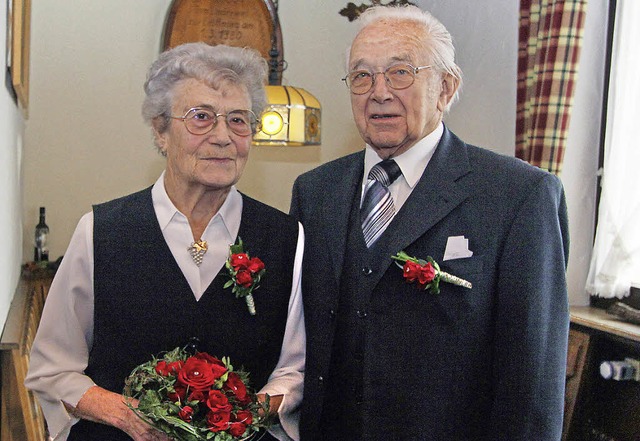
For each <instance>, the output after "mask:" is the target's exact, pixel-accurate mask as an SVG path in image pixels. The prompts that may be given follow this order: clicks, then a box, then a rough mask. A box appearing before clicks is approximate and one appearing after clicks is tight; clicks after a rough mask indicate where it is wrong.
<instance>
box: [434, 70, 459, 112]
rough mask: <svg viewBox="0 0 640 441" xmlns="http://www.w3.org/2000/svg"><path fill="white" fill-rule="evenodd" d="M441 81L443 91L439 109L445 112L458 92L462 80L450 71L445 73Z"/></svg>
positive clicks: (439, 99) (439, 100)
mask: <svg viewBox="0 0 640 441" xmlns="http://www.w3.org/2000/svg"><path fill="white" fill-rule="evenodd" d="M441 81H442V91H441V92H440V97H439V98H438V110H439V111H441V112H444V111H445V109H446V108H447V106H448V105H449V103H450V102H451V100H452V99H453V97H454V95H455V94H456V91H457V90H458V86H460V81H459V80H458V79H457V78H456V77H454V76H453V75H451V74H450V73H444V74H443V75H442V80H441Z"/></svg>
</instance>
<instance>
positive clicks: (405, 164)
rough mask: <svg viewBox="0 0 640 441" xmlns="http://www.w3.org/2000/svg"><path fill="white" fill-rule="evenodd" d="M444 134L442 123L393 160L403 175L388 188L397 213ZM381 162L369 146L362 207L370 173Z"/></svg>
mask: <svg viewBox="0 0 640 441" xmlns="http://www.w3.org/2000/svg"><path fill="white" fill-rule="evenodd" d="M443 133H444V125H443V124H442V122H441V123H440V124H438V127H436V128H435V130H434V131H433V132H431V133H429V134H428V135H427V136H425V137H424V138H422V139H421V140H420V141H418V142H417V143H416V144H415V145H414V146H413V147H411V148H410V149H409V150H407V151H406V152H404V153H402V154H401V155H399V156H396V157H394V158H392V159H394V160H395V161H396V163H397V164H398V166H399V167H400V170H401V171H402V175H400V176H399V177H398V179H396V180H395V181H394V182H393V183H392V184H391V185H390V186H389V187H388V188H389V192H390V193H391V197H392V198H393V206H394V208H395V210H396V213H398V212H399V211H400V208H402V206H403V205H404V203H405V202H406V201H407V199H408V198H409V195H410V194H411V192H412V191H413V189H414V188H415V186H416V184H417V183H418V181H419V180H420V177H421V176H422V174H423V173H424V170H425V169H426V168H427V165H428V164H429V161H430V160H431V157H432V156H433V154H434V152H435V151H436V147H437V146H438V143H439V142H440V138H442V134H443ZM381 161H382V159H381V158H380V157H379V156H378V154H377V153H376V152H375V150H373V148H372V147H371V146H370V145H368V144H367V145H366V147H365V152H364V176H363V177H362V191H361V200H360V205H361V206H362V199H364V188H365V186H366V185H367V177H368V176H369V172H370V171H371V169H372V168H373V167H374V166H375V165H376V164H378V163H379V162H381ZM394 216H395V215H394Z"/></svg>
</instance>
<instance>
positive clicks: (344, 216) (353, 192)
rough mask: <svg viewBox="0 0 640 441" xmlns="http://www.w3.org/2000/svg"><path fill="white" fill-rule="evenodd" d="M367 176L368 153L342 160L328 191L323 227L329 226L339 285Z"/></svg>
mask: <svg viewBox="0 0 640 441" xmlns="http://www.w3.org/2000/svg"><path fill="white" fill-rule="evenodd" d="M363 173H364V150H362V151H360V152H357V153H355V154H353V155H350V156H349V157H347V158H345V160H344V161H341V162H340V163H339V164H338V167H336V169H335V172H334V174H333V176H332V179H331V182H329V183H327V186H326V188H324V189H322V191H324V199H323V207H322V216H323V219H322V225H326V229H325V230H324V231H325V241H326V242H325V245H326V247H327V248H328V250H329V254H330V255H331V259H330V260H331V263H332V265H333V271H334V275H335V279H336V282H337V283H339V282H340V277H341V274H342V266H343V262H344V255H345V248H346V246H347V245H346V244H347V234H348V229H349V219H350V217H351V209H352V207H353V203H354V201H355V200H356V196H357V195H359V194H360V191H361V185H362V174H363Z"/></svg>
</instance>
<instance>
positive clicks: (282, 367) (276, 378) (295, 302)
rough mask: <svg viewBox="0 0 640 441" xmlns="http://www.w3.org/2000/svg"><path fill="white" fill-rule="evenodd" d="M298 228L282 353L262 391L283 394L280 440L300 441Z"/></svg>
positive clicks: (301, 327) (302, 342) (303, 340)
mask: <svg viewBox="0 0 640 441" xmlns="http://www.w3.org/2000/svg"><path fill="white" fill-rule="evenodd" d="M298 226H299V234H298V245H297V248H296V256H295V260H294V268H293V283H292V289H291V297H290V299H289V311H288V315H287V324H286V328H285V332H284V339H283V341H282V351H281V352H280V359H279V360H278V364H277V365H276V368H275V369H274V371H273V372H272V373H271V376H270V377H269V381H268V382H267V384H266V385H265V386H264V387H263V388H262V389H261V390H260V392H261V393H267V394H269V395H279V394H283V395H284V397H283V400H282V403H281V405H280V408H279V410H278V416H279V419H280V427H278V426H276V427H275V428H274V429H272V430H271V433H272V434H273V435H274V436H275V437H277V438H278V439H279V440H280V441H284V440H289V439H293V440H298V439H300V434H299V429H298V423H299V420H300V403H301V402H302V387H303V380H304V367H305V351H306V350H305V346H306V334H305V328H304V316H303V309H302V290H301V285H302V278H301V272H302V256H303V252H304V230H303V228H302V225H301V224H298Z"/></svg>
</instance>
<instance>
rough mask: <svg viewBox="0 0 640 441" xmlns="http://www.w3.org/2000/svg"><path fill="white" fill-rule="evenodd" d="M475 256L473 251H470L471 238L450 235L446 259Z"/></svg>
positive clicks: (444, 258)
mask: <svg viewBox="0 0 640 441" xmlns="http://www.w3.org/2000/svg"><path fill="white" fill-rule="evenodd" d="M471 256H473V251H469V239H465V237H464V236H449V238H448V239H447V246H446V248H445V249H444V257H443V258H442V260H443V261H445V260H453V259H464V258H467V257H471Z"/></svg>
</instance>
